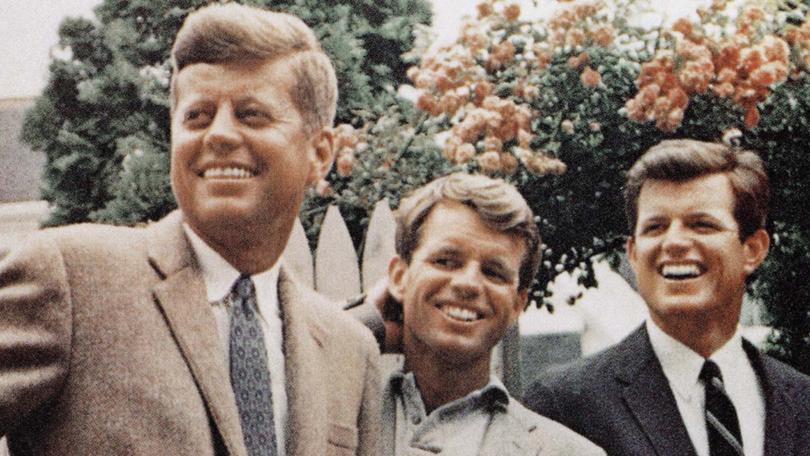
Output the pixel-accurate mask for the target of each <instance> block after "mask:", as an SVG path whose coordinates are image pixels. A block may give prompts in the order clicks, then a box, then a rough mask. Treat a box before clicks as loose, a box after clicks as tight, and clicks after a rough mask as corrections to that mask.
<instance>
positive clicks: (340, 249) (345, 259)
mask: <svg viewBox="0 0 810 456" xmlns="http://www.w3.org/2000/svg"><path fill="white" fill-rule="evenodd" d="M315 288H316V289H317V290H318V291H319V292H320V293H322V294H324V295H325V296H327V297H329V298H331V299H333V300H335V301H340V302H342V301H344V300H345V299H347V298H349V297H352V296H355V295H357V294H359V293H360V266H359V260H358V258H357V253H355V251H354V245H353V244H352V238H351V236H350V235H349V229H348V228H347V227H346V222H344V221H343V217H341V215H340V211H339V210H338V208H337V206H329V209H327V210H326V217H324V219H323V225H321V233H320V235H319V236H318V246H317V247H316V249H315Z"/></svg>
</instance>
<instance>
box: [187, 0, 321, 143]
mask: <svg viewBox="0 0 810 456" xmlns="http://www.w3.org/2000/svg"><path fill="white" fill-rule="evenodd" d="M281 58H286V59H288V60H289V65H290V71H291V72H293V74H294V80H295V81H296V82H295V85H294V86H293V88H292V93H291V94H290V95H291V97H292V99H293V102H294V103H295V104H296V108H298V110H299V112H300V113H301V115H302V116H303V118H304V124H305V126H306V128H307V130H308V131H309V133H312V132H314V131H316V130H318V129H320V128H323V127H331V126H332V122H333V121H334V118H335V109H336V105H337V79H336V77H335V70H334V68H333V67H332V63H331V61H330V60H329V57H327V55H326V54H325V53H324V51H323V49H322V48H321V45H320V44H319V43H318V40H317V39H316V38H315V35H314V33H313V32H312V30H311V29H310V28H309V27H308V26H307V25H306V24H304V22H302V21H301V20H300V19H298V18H297V17H295V16H292V15H289V14H285V13H278V12H273V11H267V10H263V9H259V8H253V7H249V6H244V5H239V4H237V3H226V4H212V5H209V6H206V7H204V8H201V9H199V10H197V11H195V12H193V13H191V14H189V15H188V17H187V18H186V20H185V22H184V23H183V26H182V27H181V28H180V31H179V32H177V37H176V38H175V41H174V46H173V47H172V83H171V101H172V110H173V109H174V106H175V104H176V101H177V100H176V97H177V91H176V87H175V80H176V78H177V74H178V73H179V72H180V71H181V70H182V69H183V68H185V67H187V66H189V65H192V64H195V63H208V64H227V63H237V62H246V61H263V60H266V61H273V60H276V59H281Z"/></svg>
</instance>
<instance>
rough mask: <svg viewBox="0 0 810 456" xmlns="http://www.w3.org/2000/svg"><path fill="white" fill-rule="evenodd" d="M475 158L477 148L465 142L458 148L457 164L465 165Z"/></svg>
mask: <svg viewBox="0 0 810 456" xmlns="http://www.w3.org/2000/svg"><path fill="white" fill-rule="evenodd" d="M473 157H475V146H473V145H472V144H470V143H468V142H465V143H463V144H462V145H460V146H458V147H457V148H456V154H455V157H454V158H455V163H457V164H464V163H467V162H468V161H470V160H472V158H473Z"/></svg>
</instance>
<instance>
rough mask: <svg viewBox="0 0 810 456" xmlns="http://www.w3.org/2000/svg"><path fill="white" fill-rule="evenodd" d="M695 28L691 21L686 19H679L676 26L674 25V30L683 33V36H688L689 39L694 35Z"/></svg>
mask: <svg viewBox="0 0 810 456" xmlns="http://www.w3.org/2000/svg"><path fill="white" fill-rule="evenodd" d="M693 27H694V26H693V25H692V23H691V22H690V21H689V19H687V18H685V17H682V18H680V19H678V20H677V21H675V23H674V24H672V30H674V31H676V32H679V33H682V34H683V36H686V37H688V36H690V35H691V34H692V31H693V30H694V28H693Z"/></svg>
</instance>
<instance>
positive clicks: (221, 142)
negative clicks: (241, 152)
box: [204, 107, 242, 154]
mask: <svg viewBox="0 0 810 456" xmlns="http://www.w3.org/2000/svg"><path fill="white" fill-rule="evenodd" d="M204 141H205V143H204V146H205V147H206V148H208V149H210V150H211V151H213V152H214V153H217V154H224V153H228V152H231V151H233V150H235V149H236V148H238V147H239V145H240V144H241V141H242V136H241V134H240V133H239V129H238V125H237V120H236V119H235V117H234V114H233V112H232V111H231V110H230V109H226V108H225V107H223V108H221V109H219V110H217V113H216V114H215V115H214V119H213V120H212V121H211V125H209V126H208V131H207V132H206V134H205V140H204Z"/></svg>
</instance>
